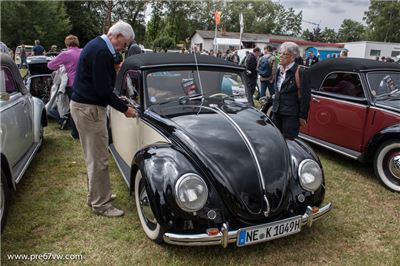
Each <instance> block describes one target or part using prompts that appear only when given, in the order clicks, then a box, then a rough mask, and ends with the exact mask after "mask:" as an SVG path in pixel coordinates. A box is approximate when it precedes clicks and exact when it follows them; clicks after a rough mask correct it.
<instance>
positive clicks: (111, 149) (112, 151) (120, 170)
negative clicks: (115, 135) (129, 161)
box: [108, 144, 130, 187]
mask: <svg viewBox="0 0 400 266" xmlns="http://www.w3.org/2000/svg"><path fill="white" fill-rule="evenodd" d="M111 146H112V147H111ZM108 150H109V151H110V153H111V155H112V157H113V158H114V161H115V163H116V165H117V167H118V169H119V172H120V173H121V175H122V177H123V178H124V180H125V183H126V184H127V185H128V187H130V185H129V182H128V178H127V177H126V176H125V173H124V171H122V167H121V166H120V165H119V160H118V159H117V151H116V150H115V148H114V145H113V144H110V145H108Z"/></svg>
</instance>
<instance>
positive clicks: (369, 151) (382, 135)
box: [361, 124, 400, 161]
mask: <svg viewBox="0 0 400 266" xmlns="http://www.w3.org/2000/svg"><path fill="white" fill-rule="evenodd" d="M389 139H397V140H398V141H399V142H400V124H395V125H391V126H389V127H386V128H384V129H382V130H381V131H379V132H378V133H376V134H375V135H374V136H373V137H372V138H371V139H370V140H369V141H368V144H367V145H366V146H365V149H364V152H363V154H362V159H361V160H362V161H371V160H372V158H373V157H374V154H375V151H376V150H377V149H378V148H379V146H380V145H381V144H382V143H383V142H385V141H387V140H389Z"/></svg>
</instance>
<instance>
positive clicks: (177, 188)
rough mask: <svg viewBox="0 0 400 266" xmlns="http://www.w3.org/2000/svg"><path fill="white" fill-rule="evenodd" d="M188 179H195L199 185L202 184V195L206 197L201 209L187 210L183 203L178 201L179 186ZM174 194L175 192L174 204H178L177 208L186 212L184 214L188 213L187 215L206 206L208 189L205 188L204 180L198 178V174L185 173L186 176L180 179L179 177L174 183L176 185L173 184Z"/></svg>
mask: <svg viewBox="0 0 400 266" xmlns="http://www.w3.org/2000/svg"><path fill="white" fill-rule="evenodd" d="M189 177H195V178H197V180H198V181H200V183H202V185H203V186H204V188H205V191H204V194H206V195H207V197H206V199H205V200H204V202H203V203H202V204H201V207H198V208H192V209H191V208H188V207H187V206H186V205H185V204H184V203H183V202H181V200H180V199H179V189H180V186H181V185H182V183H183V182H184V181H185V180H186V179H187V178H189ZM174 192H175V202H176V203H177V204H178V206H179V208H181V209H182V210H184V211H186V212H189V213H193V212H197V211H199V210H201V209H202V208H203V207H204V205H205V204H206V202H207V199H208V187H207V184H206V182H205V181H204V179H203V178H202V177H201V176H199V175H198V174H195V173H186V174H183V175H182V176H181V177H179V179H178V180H177V181H176V183H175V189H174Z"/></svg>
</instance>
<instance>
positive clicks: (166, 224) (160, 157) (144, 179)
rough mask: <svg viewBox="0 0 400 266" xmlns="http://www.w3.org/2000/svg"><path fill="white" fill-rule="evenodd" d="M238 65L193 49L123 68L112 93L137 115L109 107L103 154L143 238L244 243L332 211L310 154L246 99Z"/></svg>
mask: <svg viewBox="0 0 400 266" xmlns="http://www.w3.org/2000/svg"><path fill="white" fill-rule="evenodd" d="M244 71H245V69H244V68H242V67H240V66H238V65H235V64H233V63H230V62H227V61H225V60H221V59H217V58H214V57H211V56H200V55H197V56H196V55H193V54H189V55H183V54H157V53H154V54H141V55H135V56H132V57H129V58H128V59H127V60H126V61H125V62H124V64H123V65H122V68H121V70H120V72H119V74H118V76H117V82H116V93H117V94H118V95H119V96H120V97H125V99H126V100H127V101H129V102H130V103H131V104H132V105H134V106H135V107H136V108H137V110H138V111H139V113H140V114H141V115H140V117H139V118H135V119H132V118H126V117H125V116H124V115H123V114H121V113H119V112H118V111H117V110H115V109H113V108H110V109H109V127H110V143H111V144H110V151H111V152H112V154H113V156H114V159H115V161H116V162H117V165H118V167H119V169H120V171H121V173H122V175H123V177H124V179H125V181H126V183H127V184H128V186H129V187H130V189H131V191H134V193H135V201H136V206H137V210H138V215H139V219H140V221H141V224H142V227H143V229H144V231H145V233H146V235H147V236H148V237H149V238H150V239H152V240H154V241H156V242H162V241H165V242H167V243H171V244H177V245H218V244H221V245H223V246H224V247H225V246H226V245H227V244H228V243H232V242H236V243H237V245H238V246H243V245H247V244H254V243H258V242H262V241H267V240H271V239H274V238H278V237H282V236H285V235H290V234H293V233H297V232H298V231H300V229H301V226H303V225H306V224H308V225H309V226H311V224H312V222H313V221H314V220H316V219H318V218H320V217H321V216H322V215H324V214H325V213H327V212H328V211H329V210H330V209H331V204H330V203H328V204H326V205H325V206H324V207H321V208H319V207H320V206H321V203H322V201H323V199H324V194H325V187H324V176H323V171H322V166H321V163H320V161H319V159H318V157H317V155H316V154H315V153H314V152H313V151H312V149H311V148H310V147H309V146H307V145H306V144H305V143H304V142H302V141H300V140H294V141H290V140H285V139H284V138H283V137H282V135H281V134H280V132H279V130H278V129H277V128H276V127H275V126H274V125H273V124H272V122H271V120H270V119H269V118H268V117H267V116H265V115H264V114H263V113H262V112H259V111H258V110H256V109H254V108H253V107H250V106H249V105H248V104H247V103H246V102H244V101H246V97H245V94H244V91H245V90H244V86H245V85H244V82H243V80H244V77H245V73H244ZM299 175H301V178H300V177H299ZM300 183H301V184H300ZM271 230H272V231H271ZM275 230H276V231H275Z"/></svg>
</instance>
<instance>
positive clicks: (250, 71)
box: [246, 47, 261, 106]
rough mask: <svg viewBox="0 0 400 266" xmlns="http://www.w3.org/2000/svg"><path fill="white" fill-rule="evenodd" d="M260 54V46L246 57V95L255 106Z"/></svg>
mask: <svg viewBox="0 0 400 266" xmlns="http://www.w3.org/2000/svg"><path fill="white" fill-rule="evenodd" d="M260 54H261V50H260V48H258V47H256V48H254V49H253V52H252V53H249V55H248V56H247V58H246V76H247V86H246V89H247V91H246V95H247V100H248V101H249V103H250V104H251V105H252V106H254V101H253V94H254V92H255V90H256V85H257V78H258V74H257V61H258V57H259V56H260Z"/></svg>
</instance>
